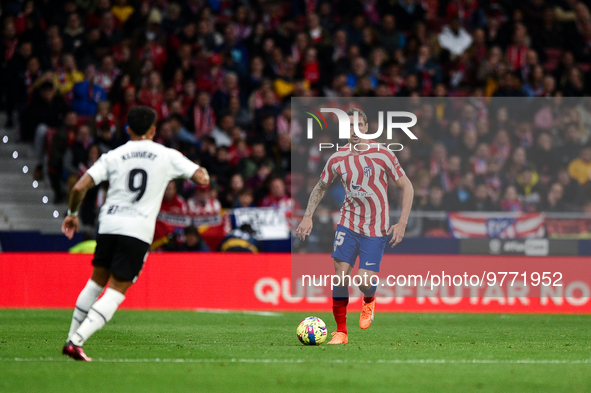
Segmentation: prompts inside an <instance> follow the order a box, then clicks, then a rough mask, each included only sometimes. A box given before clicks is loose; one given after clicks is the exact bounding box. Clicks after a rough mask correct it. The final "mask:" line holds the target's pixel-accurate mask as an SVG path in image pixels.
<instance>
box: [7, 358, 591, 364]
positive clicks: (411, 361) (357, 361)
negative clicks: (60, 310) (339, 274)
mask: <svg viewBox="0 0 591 393" xmlns="http://www.w3.org/2000/svg"><path fill="white" fill-rule="evenodd" d="M68 361H70V359H68V358H66V357H62V358H0V362H23V363H28V362H68ZM93 361H94V362H99V363H261V364H265V363H285V364H297V363H329V364H591V359H581V360H562V359H517V360H509V359H376V360H362V359H354V360H346V359H315V360H310V359H236V358H232V359H160V358H154V359H103V358H95V359H93Z"/></svg>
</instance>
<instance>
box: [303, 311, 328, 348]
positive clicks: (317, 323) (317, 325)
mask: <svg viewBox="0 0 591 393" xmlns="http://www.w3.org/2000/svg"><path fill="white" fill-rule="evenodd" d="M296 331H297V334H298V338H299V340H300V341H301V343H302V344H304V345H320V344H322V343H323V342H324V341H325V340H326V337H327V335H328V334H327V330H326V324H325V323H324V321H323V320H322V319H320V318H318V317H308V318H305V319H303V320H302V322H300V324H299V325H298V328H297V330H296Z"/></svg>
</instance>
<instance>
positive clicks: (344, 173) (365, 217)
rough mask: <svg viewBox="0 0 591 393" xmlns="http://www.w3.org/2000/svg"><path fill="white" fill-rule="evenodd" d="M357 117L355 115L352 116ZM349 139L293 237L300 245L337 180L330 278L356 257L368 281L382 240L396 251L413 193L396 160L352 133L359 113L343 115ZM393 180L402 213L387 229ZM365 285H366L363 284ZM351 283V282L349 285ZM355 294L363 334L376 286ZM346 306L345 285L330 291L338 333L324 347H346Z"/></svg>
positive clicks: (363, 119)
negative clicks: (339, 200) (340, 194)
mask: <svg viewBox="0 0 591 393" xmlns="http://www.w3.org/2000/svg"><path fill="white" fill-rule="evenodd" d="M355 112H357V116H355ZM347 114H348V115H349V120H350V130H351V134H350V135H351V136H350V138H349V144H348V145H346V146H345V147H343V148H341V149H339V150H338V151H337V152H335V153H334V154H333V155H332V156H331V157H330V158H329V160H328V162H327V163H326V166H325V167H324V170H323V171H322V175H321V176H320V180H319V181H318V184H316V187H314V190H312V194H311V195H310V199H309V201H308V207H307V208H306V213H305V214H304V218H303V219H302V222H301V223H300V226H299V227H298V229H297V230H296V234H297V235H298V237H299V238H300V239H301V240H305V238H306V236H307V235H309V234H310V232H311V231H312V226H313V222H312V216H313V214H314V211H315V210H316V207H317V206H318V204H319V203H320V201H321V200H322V198H323V197H324V193H325V192H326V189H327V188H328V186H329V185H330V183H332V181H333V180H334V179H335V178H336V177H337V176H338V177H340V180H341V183H342V184H343V187H344V189H345V193H346V198H345V201H344V202H343V206H342V208H341V218H340V220H339V224H338V225H337V230H336V234H335V242H334V252H333V254H332V257H333V258H334V266H335V275H336V276H338V277H343V275H344V276H345V277H349V275H350V273H351V271H352V270H353V267H354V266H355V263H356V260H357V257H358V256H359V258H360V263H359V271H358V275H360V276H362V277H371V276H372V275H374V274H375V273H377V272H379V270H380V263H381V261H382V256H383V253H384V248H385V245H386V241H387V236H388V235H392V238H391V240H390V244H391V245H392V247H394V246H396V245H397V244H398V243H400V242H401V241H402V238H403V237H404V232H405V229H406V224H407V222H408V216H409V214H410V209H411V206H412V200H413V196H414V190H413V187H412V184H411V182H410V180H408V177H406V175H405V173H404V170H403V169H402V168H401V166H400V163H399V162H398V159H397V158H396V155H395V154H394V153H393V152H391V151H390V150H388V149H387V148H386V147H385V146H383V145H378V144H377V143H376V142H374V141H370V140H367V139H362V138H360V137H358V136H357V135H356V134H355V133H354V131H353V124H354V122H355V117H357V122H358V123H357V125H358V129H359V132H360V133H362V134H366V133H367V131H368V124H367V116H366V115H365V113H364V112H363V111H361V110H360V109H357V108H354V109H350V110H348V111H347ZM389 179H392V180H394V182H395V183H396V185H397V186H398V187H400V188H401V189H402V192H403V196H402V212H401V214H400V219H399V221H398V223H396V224H394V225H392V226H390V223H389V219H390V207H389V205H388V180H389ZM364 281H365V280H364ZM349 283H350V281H349ZM359 289H360V290H361V291H362V292H363V294H364V299H363V310H362V312H361V317H360V319H359V325H360V327H361V328H362V329H367V328H368V327H369V326H370V325H371V323H372V321H373V317H374V310H375V291H376V286H375V285H373V283H371V282H362V285H360V286H359ZM348 303H349V290H348V283H347V281H345V282H344V283H341V286H335V287H333V314H334V317H335V321H336V323H337V331H336V332H335V333H333V334H332V335H333V338H332V340H331V341H330V342H329V344H346V343H347V342H348V336H347V304H348Z"/></svg>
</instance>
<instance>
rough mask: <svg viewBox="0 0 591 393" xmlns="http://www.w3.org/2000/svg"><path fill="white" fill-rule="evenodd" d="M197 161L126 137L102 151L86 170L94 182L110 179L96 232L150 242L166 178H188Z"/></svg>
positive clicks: (150, 142) (194, 169)
mask: <svg viewBox="0 0 591 393" xmlns="http://www.w3.org/2000/svg"><path fill="white" fill-rule="evenodd" d="M198 168H199V165H197V164H195V163H193V162H191V161H190V160H189V159H187V158H186V157H185V156H183V155H182V154H181V153H180V152H178V151H177V150H174V149H169V148H167V147H165V146H162V145H160V144H158V143H155V142H152V141H151V140H141V141H129V142H127V143H126V144H124V145H123V146H120V147H118V148H117V149H115V150H111V151H110V152H108V153H105V154H103V155H102V156H101V157H100V158H99V159H98V161H97V162H96V163H95V164H94V165H93V166H92V167H91V168H90V169H89V170H88V172H87V173H88V174H89V175H90V176H91V177H92V179H93V180H94V183H95V184H97V185H98V184H99V183H102V182H103V181H108V182H109V190H108V191H107V199H106V201H105V204H104V205H103V206H102V207H101V212H100V215H99V233H100V234H112V235H125V236H131V237H134V238H136V239H139V240H142V241H144V242H146V243H152V240H153V238H154V228H155V226H156V218H157V216H158V212H159V211H160V205H161V203H162V197H163V196H164V190H165V189H166V186H167V184H168V182H170V180H172V179H176V178H183V179H189V178H191V177H192V176H193V174H194V173H195V171H196V170H197V169H198Z"/></svg>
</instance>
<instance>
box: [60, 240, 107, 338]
mask: <svg viewBox="0 0 591 393" xmlns="http://www.w3.org/2000/svg"><path fill="white" fill-rule="evenodd" d="M115 240H116V238H115V237H114V236H112V235H98V237H97V239H96V250H95V252H94V258H93V260H92V265H93V266H94V267H93V271H92V276H91V277H90V280H89V281H88V282H87V283H86V286H85V287H84V289H83V290H82V292H80V295H78V299H77V300H76V308H75V309H74V315H73V316H72V323H71V324H70V331H69V333H68V340H67V341H69V340H70V337H72V336H73V335H74V333H76V330H78V328H79V327H80V324H81V323H82V322H83V321H84V319H85V318H86V315H87V314H88V310H90V307H91V306H92V305H93V304H94V302H96V299H97V298H98V297H99V295H100V294H101V292H103V289H104V287H105V285H107V282H108V281H109V277H110V276H111V273H110V272H109V269H110V268H111V262H112V260H113V256H114V254H115V247H116V243H115Z"/></svg>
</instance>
